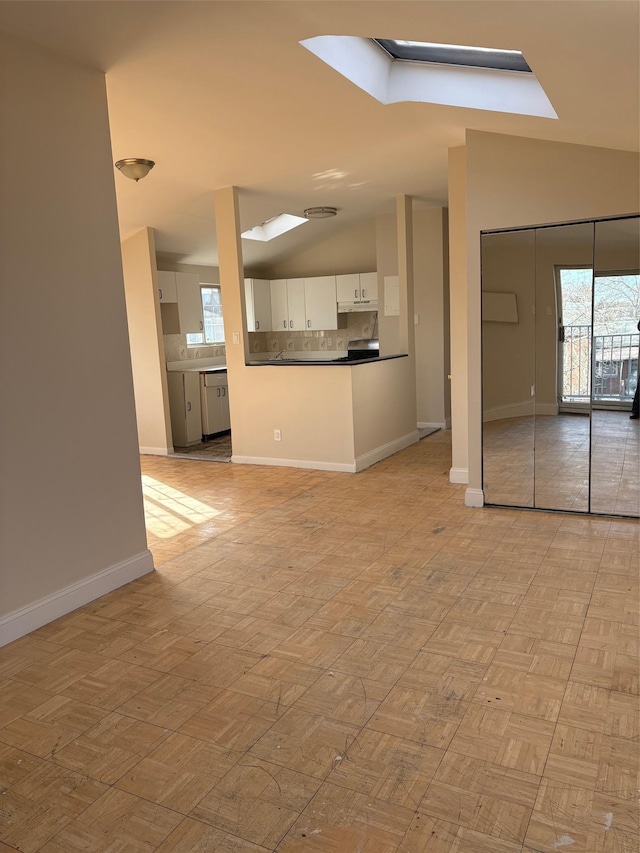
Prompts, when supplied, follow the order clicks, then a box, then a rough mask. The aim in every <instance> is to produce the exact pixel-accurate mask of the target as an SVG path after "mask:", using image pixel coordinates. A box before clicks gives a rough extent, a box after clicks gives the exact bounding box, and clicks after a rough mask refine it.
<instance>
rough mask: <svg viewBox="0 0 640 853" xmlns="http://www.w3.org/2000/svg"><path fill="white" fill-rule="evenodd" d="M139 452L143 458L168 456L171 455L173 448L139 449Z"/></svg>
mask: <svg viewBox="0 0 640 853" xmlns="http://www.w3.org/2000/svg"><path fill="white" fill-rule="evenodd" d="M139 450H140V453H141V454H142V455H143V456H168V455H169V454H170V453H173V447H170V448H167V447H140V448H139Z"/></svg>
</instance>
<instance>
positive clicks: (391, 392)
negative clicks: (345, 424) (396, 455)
mask: <svg viewBox="0 0 640 853" xmlns="http://www.w3.org/2000/svg"><path fill="white" fill-rule="evenodd" d="M348 370H349V371H350V372H351V374H352V380H351V381H352V395H353V424H354V433H355V446H354V450H355V456H356V460H357V462H359V463H360V464H359V466H358V467H359V469H360V468H362V467H366V466H367V464H371V461H370V460H368V458H367V455H368V454H371V453H374V452H375V451H376V450H377V449H378V448H380V447H385V446H387V445H393V446H394V447H395V449H397V450H399V449H400V446H401V445H402V446H408V445H409V444H412V443H413V442H414V441H417V440H418V435H417V433H416V410H415V373H414V370H413V366H412V364H411V359H410V358H408V357H407V358H393V359H389V360H388V361H381V362H379V363H377V364H362V365H360V366H359V367H353V368H348Z"/></svg>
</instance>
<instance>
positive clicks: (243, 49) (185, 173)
mask: <svg viewBox="0 0 640 853" xmlns="http://www.w3.org/2000/svg"><path fill="white" fill-rule="evenodd" d="M639 12H640V4H639V3H638V2H636V0H620V2H618V0H603V2H599V0H555V2H545V0H503V2H487V0H444V2H430V0H409V2H403V0H368V2H348V1H347V0H341V2H337V0H327V2H322V0H284V2H272V0H257V2H248V0H230V2H217V0H204V2H189V0H180V2H171V1H170V0H169V2H153V0H152V1H151V2H146V0H121V2H110V0H99V1H98V2H95V1H94V2H91V0H83V1H82V2H67V0H45V2H39V0H32V2H20V0H18V1H17V2H4V0H0V29H3V30H6V31H8V32H10V33H13V34H15V35H17V36H21V37H24V38H28V39H30V40H32V41H35V42H37V43H40V44H42V45H45V46H47V47H49V48H50V49H52V50H55V51H58V52H60V53H62V54H65V55H66V56H69V57H71V58H74V59H77V60H79V61H81V62H84V63H87V64H89V65H92V66H94V67H97V68H100V69H102V70H104V71H106V73H107V90H108V98H109V113H110V123H111V130H112V145H113V156H114V160H116V159H119V158H123V157H147V158H150V159H153V160H155V161H156V164H157V165H156V167H155V169H154V170H153V171H152V172H151V174H150V175H149V177H147V178H145V179H144V180H143V181H141V182H140V183H139V184H135V183H134V182H133V181H130V180H128V179H126V178H125V177H123V176H122V175H120V174H117V175H116V178H115V180H116V189H117V196H118V210H119V217H120V227H121V233H122V236H123V237H126V236H128V235H129V234H131V233H133V232H134V231H135V230H137V229H139V228H140V227H142V226H145V225H149V226H152V227H153V228H155V229H156V245H157V248H158V250H159V251H162V252H168V253H174V254H176V255H177V256H179V257H180V259H181V260H183V261H184V262H185V263H197V264H215V263H216V261H217V253H216V245H215V226H214V216H213V191H214V190H215V189H217V188H220V187H225V186H229V185H236V186H238V187H239V188H240V190H241V196H240V197H241V219H242V222H241V224H242V228H243V230H244V229H248V228H251V227H253V226H254V225H258V224H260V222H262V221H264V220H266V219H268V218H270V217H271V216H274V215H276V214H278V213H281V212H287V213H294V214H298V215H300V214H301V213H302V210H303V209H304V208H305V207H310V206H316V205H331V206H334V207H337V208H339V210H340V213H339V215H338V216H337V217H336V218H335V219H334V220H323V221H316V222H310V223H309V224H307V225H304V226H303V227H302V228H299V229H296V230H294V231H292V232H290V233H289V234H287V235H283V236H282V237H279V238H278V239H276V240H275V241H273V242H272V243H253V242H251V243H250V242H249V241H244V242H243V249H244V252H245V262H246V263H249V264H252V265H255V264H260V263H269V262H271V261H275V260H278V259H280V258H282V257H284V256H286V255H287V254H289V253H291V252H292V251H297V250H299V249H302V248H306V247H308V246H311V245H313V244H314V243H317V242H321V241H322V240H325V239H327V238H328V237H330V236H332V235H333V234H335V233H337V232H338V231H340V230H342V229H344V228H345V226H348V225H355V224H356V223H359V222H362V221H363V220H365V219H369V218H371V217H373V216H374V215H376V214H379V213H384V212H390V211H392V210H393V209H394V208H393V203H394V202H393V200H394V197H395V196H397V195H399V194H405V193H406V194H409V195H412V196H414V197H415V198H416V199H417V200H419V201H420V202H421V203H423V204H436V205H443V204H446V200H447V173H446V169H447V149H448V148H449V147H451V146H455V145H461V144H463V143H464V133H465V129H466V128H472V129H475V130H486V131H493V132H497V133H508V134H514V135H518V136H530V137H536V138H540V139H550V140H558V141H564V142H573V143H580V144H585V145H598V146H603V147H609V148H621V149H626V150H638V147H639V136H640V14H639ZM316 35H358V36H368V37H377V38H406V39H413V40H417V41H432V42H445V43H453V44H469V45H479V46H486V47H496V48H508V49H517V50H521V51H522V52H523V53H524V56H525V58H526V59H527V61H528V63H529V65H530V66H531V67H532V69H533V71H534V73H535V74H536V77H537V78H538V80H539V81H540V83H541V85H542V86H543V88H544V90H545V92H546V94H547V96H548V97H549V99H550V101H551V103H552V104H553V106H554V108H555V110H556V112H557V114H558V116H559V119H558V120H552V119H545V118H534V117H527V116H515V115H508V114H504V113H493V112H486V111H480V110H471V109H462V108H455V107H444V106H436V105H430V104H418V103H403V104H393V105H383V104H380V103H379V102H378V101H376V100H375V99H373V98H372V97H370V96H369V95H367V94H366V93H365V92H363V91H361V90H360V89H358V88H356V87H355V86H354V85H352V84H351V83H349V82H348V81H347V80H346V79H345V78H343V77H342V76H340V75H339V74H337V73H336V72H335V71H333V70H332V69H331V68H329V66H327V65H325V64H324V63H323V62H322V61H320V60H319V59H318V58H316V57H315V56H313V55H312V54H311V53H309V52H308V51H307V50H305V49H304V48H303V47H301V46H300V44H299V42H300V41H301V40H302V39H307V38H310V37H312V36H316Z"/></svg>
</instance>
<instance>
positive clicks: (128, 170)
mask: <svg viewBox="0 0 640 853" xmlns="http://www.w3.org/2000/svg"><path fill="white" fill-rule="evenodd" d="M155 165H156V164H155V163H154V161H153V160H143V159H142V158H141V157H127V158H125V159H124V160H117V161H116V169H120V171H121V172H122V174H123V175H124V176H125V177H127V178H131V180H132V181H135V182H136V183H138V181H139V180H140V178H145V177H146V176H147V175H148V174H149V172H150V171H151V170H152V169H153V167H154V166H155Z"/></svg>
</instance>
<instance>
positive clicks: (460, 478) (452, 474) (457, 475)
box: [449, 468, 469, 485]
mask: <svg viewBox="0 0 640 853" xmlns="http://www.w3.org/2000/svg"><path fill="white" fill-rule="evenodd" d="M449 482H450V483H457V484H459V485H466V484H467V483H468V482H469V469H468V468H449Z"/></svg>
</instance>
